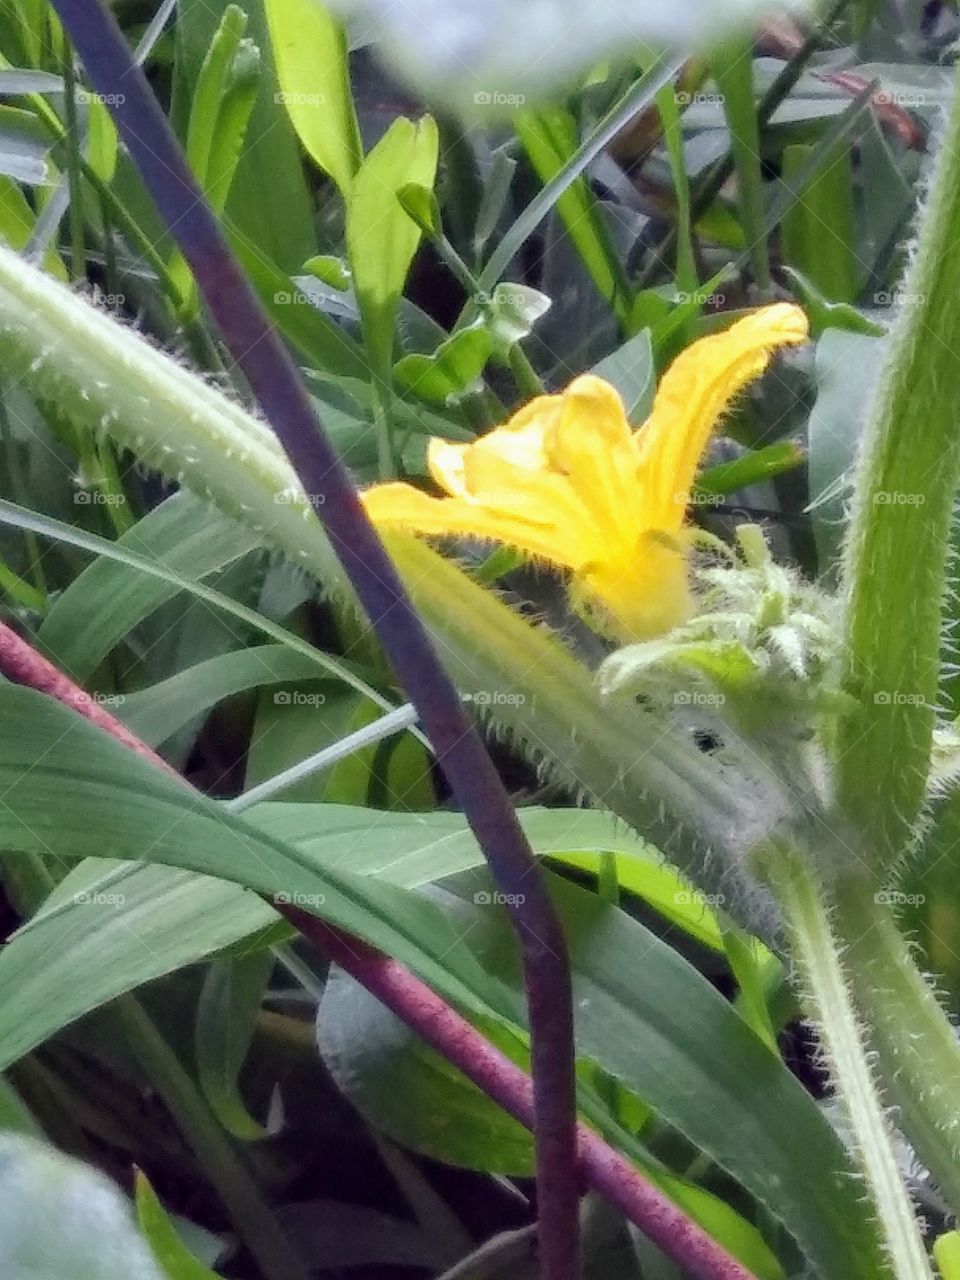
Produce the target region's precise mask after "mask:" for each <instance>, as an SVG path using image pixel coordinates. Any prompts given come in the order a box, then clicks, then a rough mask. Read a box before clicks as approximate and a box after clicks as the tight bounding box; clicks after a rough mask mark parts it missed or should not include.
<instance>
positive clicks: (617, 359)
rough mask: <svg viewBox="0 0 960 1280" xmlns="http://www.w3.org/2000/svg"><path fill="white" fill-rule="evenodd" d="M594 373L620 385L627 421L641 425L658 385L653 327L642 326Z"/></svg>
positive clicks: (650, 406)
mask: <svg viewBox="0 0 960 1280" xmlns="http://www.w3.org/2000/svg"><path fill="white" fill-rule="evenodd" d="M590 372H591V373H594V374H596V376H597V377H598V378H604V379H605V380H606V381H607V382H609V383H612V385H613V386H615V387H616V389H617V390H618V391H619V392H620V397H621V399H622V400H623V403H624V407H625V409H626V411H627V421H628V422H630V423H632V424H633V425H634V426H635V427H639V426H641V425H642V423H643V422H644V421H645V420H646V417H647V415H648V414H649V412H650V409H651V408H652V407H653V396H654V392H655V391H656V385H657V373H656V368H655V366H654V362H653V343H652V341H651V338H650V330H649V329H641V330H640V332H639V333H637V334H635V335H634V336H633V337H632V338H630V339H628V340H627V341H626V342H625V343H624V344H623V346H622V347H618V348H617V349H616V351H613V352H611V354H610V355H608V356H605V357H604V358H603V359H602V360H601V361H600V363H599V364H595V365H594V366H593V368H592V369H591V371H590Z"/></svg>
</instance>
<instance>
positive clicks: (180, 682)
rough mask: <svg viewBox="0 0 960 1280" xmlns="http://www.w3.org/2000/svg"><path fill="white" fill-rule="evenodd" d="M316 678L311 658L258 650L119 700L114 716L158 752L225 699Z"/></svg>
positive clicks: (224, 657) (212, 661)
mask: <svg viewBox="0 0 960 1280" xmlns="http://www.w3.org/2000/svg"><path fill="white" fill-rule="evenodd" d="M350 665H352V664H350ZM316 675H317V662H316V659H315V658H314V657H313V656H312V655H311V654H307V653H302V652H300V651H299V650H296V649H290V648H287V646H286V645H280V644H265V645H256V646H254V647H252V648H249V649H240V650H238V651H237V652H235V653H224V654H219V655H217V656H216V657H213V658H208V659H206V661H204V662H198V663H196V665H194V666H192V667H187V668H185V669H184V670H183V671H179V672H177V674H176V675H174V676H171V677H170V678H169V679H168V680H161V681H160V682H159V683H158V684H155V685H151V686H150V688H149V689H143V690H140V691H139V692H137V693H132V694H127V695H125V696H123V697H118V698H117V699H116V706H115V712H116V714H117V716H118V717H119V718H120V719H121V720H123V722H124V723H125V724H127V725H129V727H130V728H131V729H132V730H133V732H134V733H135V734H136V735H137V736H138V737H139V738H142V739H143V740H144V741H145V742H147V743H149V744H150V746H153V747H156V746H159V745H160V743H162V742H166V740H167V739H168V738H169V737H171V736H172V735H173V734H174V733H176V732H177V730H178V729H181V728H182V727H183V726H184V725H185V724H188V723H189V722H190V721H191V720H192V719H193V718H194V717H195V716H197V715H199V714H202V713H203V712H205V711H208V710H209V709H210V708H211V707H214V706H216V705H217V703H219V702H222V701H223V699H224V698H229V697H232V696H233V695H235V694H238V693H245V692H247V691H248V690H250V689H257V688H260V687H261V686H264V685H276V684H284V685H291V686H292V685H295V684H298V683H299V682H300V681H303V680H308V679H310V678H311V677H316Z"/></svg>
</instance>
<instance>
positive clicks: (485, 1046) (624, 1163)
mask: <svg viewBox="0 0 960 1280" xmlns="http://www.w3.org/2000/svg"><path fill="white" fill-rule="evenodd" d="M0 673H2V674H4V675H6V676H7V677H8V678H10V679H14V680H16V681H17V682H18V683H20V684H25V685H28V686H30V687H31V688H34V689H37V690H39V691H40V692H42V693H46V694H48V695H49V696H50V697H53V698H56V699H57V701H58V702H62V703H63V704H64V705H65V706H68V707H69V708H70V709H71V710H73V711H75V712H77V713H78V714H79V715H81V716H83V717H84V718H85V719H87V720H89V721H91V723H93V724H96V725H97V726H98V728H100V729H102V730H103V731H104V732H105V733H109V734H110V735H111V736H112V737H114V738H116V739H117V740H118V741H119V742H121V743H123V745H124V746H125V747H127V748H128V749H130V750H132V751H136V752H137V754H138V755H141V756H143V757H144V758H145V759H147V760H149V761H150V762H151V763H152V764H154V765H156V766H157V768H160V769H162V770H163V771H164V772H165V773H167V774H169V775H170V776H172V777H175V778H176V779H177V780H178V782H181V783H182V784H183V786H185V787H187V786H189V784H188V783H187V782H186V781H185V780H184V779H183V778H181V777H180V775H179V774H178V773H176V771H175V770H174V769H172V768H171V767H170V765H168V764H167V762H166V761H165V760H164V759H163V758H162V757H161V756H159V755H157V753H156V752H155V751H154V750H153V749H152V748H151V747H148V746H147V745H146V743H144V742H141V741H140V739H138V738H136V737H135V736H134V735H133V734H131V733H130V731H129V729H127V728H126V726H125V725H123V724H121V722H120V721H119V720H117V719H116V718H115V717H114V716H112V715H111V714H110V712H109V711H107V710H105V709H104V708H103V707H102V706H100V705H99V704H97V703H96V702H94V701H93V699H92V698H90V697H89V695H87V694H86V693H84V691H83V690H82V689H80V688H79V687H78V686H77V685H76V684H75V683H74V682H73V681H72V680H71V679H70V678H69V677H68V676H66V675H64V674H63V673H62V672H60V671H58V670H57V668H56V667H54V666H52V664H51V663H49V662H48V661H47V660H46V658H44V657H42V656H41V655H40V654H39V653H37V651H36V650H35V649H34V648H33V647H32V646H31V645H30V644H28V643H27V641H26V640H24V639H23V638H22V637H21V636H18V635H17V634H16V632H14V631H12V630H11V629H10V628H9V627H7V626H6V625H5V624H3V623H0ZM270 905H271V906H272V907H273V908H274V910H275V911H278V912H280V913H281V914H282V915H283V916H284V917H285V918H286V919H287V920H289V922H290V923H291V924H292V925H293V926H294V927H295V928H296V929H298V930H299V931H300V932H301V933H302V934H303V935H304V937H306V938H309V939H310V940H311V941H312V942H314V943H315V944H316V945H317V946H319V947H321V948H322V949H323V950H325V951H326V952H327V953H328V955H330V956H331V957H332V959H334V960H335V961H336V962H337V963H338V964H339V965H340V966H341V968H343V969H345V970H346V972H347V973H349V974H350V975H351V977H353V978H355V979H356V980H357V981H358V982H359V983H361V985H363V986H364V987H366V989H367V990H368V991H370V992H371V993H372V994H373V995H374V996H376V997H377V998H378V999H379V1000H381V1001H382V1002H383V1003H384V1004H385V1005H386V1006H387V1007H388V1008H389V1009H391V1010H392V1011H393V1012H394V1013H395V1014H396V1015H397V1016H398V1017H399V1018H401V1019H402V1020H403V1021H404V1022H405V1023H406V1024H407V1026H409V1027H410V1028H411V1030H413V1031H414V1032H416V1033H417V1034H418V1035H419V1036H421V1037H422V1038H423V1039H424V1040H425V1041H426V1042H427V1043H428V1044H430V1045H431V1046H432V1047H433V1048H434V1049H436V1051H437V1052H438V1053H440V1054H441V1055H442V1056H443V1057H445V1058H446V1059H447V1060H448V1061H449V1062H452V1063H453V1064H454V1065H455V1066H457V1067H459V1069H460V1070H461V1071H462V1072H463V1073H464V1074H465V1075H466V1076H467V1077H468V1078H469V1079H470V1080H472V1081H473V1083H474V1084H476V1085H477V1086H478V1088H480V1089H482V1090H483V1091H484V1092H485V1093H486V1094H487V1095H488V1097H490V1098H492V1099H493V1100H494V1101H495V1102H497V1103H499V1105H500V1106H502V1107H503V1108H504V1110H505V1111H507V1112H509V1114H510V1115H512V1116H513V1117H514V1119H515V1120H518V1121H519V1122H520V1123H521V1124H522V1125H524V1126H525V1127H526V1128H528V1129H532V1128H533V1127H534V1123H535V1114H536V1108H535V1099H534V1083H533V1081H532V1080H531V1078H530V1076H528V1075H527V1073H526V1072H525V1071H523V1070H522V1068H520V1067H518V1066H517V1065H516V1063H514V1062H511V1061H510V1059H509V1058H507V1057H506V1056H505V1055H504V1054H503V1053H501V1051H500V1050H499V1049H497V1048H496V1047H495V1046H494V1045H493V1044H491V1043H490V1041H489V1040H487V1039H486V1038H485V1037H484V1036H483V1035H481V1033H480V1032H479V1031H477V1030H475V1028H474V1027H472V1026H471V1025H470V1023H469V1022H467V1021H466V1019H464V1018H463V1017H461V1016H460V1014H458V1013H457V1012H456V1010H454V1009H452V1008H451V1007H450V1006H449V1005H448V1004H446V1003H445V1002H444V1001H443V1000H442V999H441V998H440V996H438V995H437V994H436V993H435V992H434V991H432V990H431V989H430V988H429V987H428V986H426V984H425V983H423V982H421V980H420V979H419V978H418V977H416V975H415V974H413V973H411V972H410V970H409V969H407V968H405V967H404V966H403V965H402V964H400V963H398V962H397V961H396V960H392V959H391V958H390V957H389V956H385V955H384V954H383V953H382V952H379V951H377V950H376V949H375V948H374V947H371V946H369V945H368V944H367V943H365V942H362V941H361V940H360V939H359V938H354V937H352V936H351V935H350V934H348V933H344V932H343V930H341V929H336V928H334V927H332V926H331V925H328V924H326V923H324V922H323V921H322V920H319V919H318V918H317V917H316V916H312V915H309V914H308V913H307V912H304V911H301V910H299V909H298V908H297V907H293V906H285V905H283V904H281V903H278V902H276V901H275V900H271V902H270ZM127 1016H128V1019H129V1017H131V1016H133V1015H130V1014H129V1012H128V1014H127ZM181 1083H182V1082H181ZM576 1133H577V1147H578V1161H579V1179H578V1182H579V1181H580V1180H582V1182H583V1184H584V1185H585V1186H588V1187H590V1188H592V1189H593V1190H595V1191H598V1192H599V1193H600V1194H601V1195H604V1196H606V1197H607V1199H609V1200H610V1201H611V1203H612V1204H615V1205H616V1206H617V1207H618V1208H619V1209H620V1211H621V1212H622V1213H623V1214H624V1216H625V1217H627V1218H628V1219H629V1220H630V1221H631V1222H633V1223H635V1224H636V1225H637V1226H638V1227H639V1228H640V1230H641V1231H643V1232H644V1234H645V1235H648V1236H649V1237H650V1239H651V1240H653V1241H654V1242H655V1243H656V1244H658V1245H659V1247H660V1248H661V1249H663V1251H664V1252H665V1253H666V1254H667V1255H668V1256H669V1257H671V1258H673V1259H674V1260H675V1261H676V1262H677V1263H678V1264H679V1265H680V1266H682V1267H684V1268H686V1270H687V1271H688V1272H689V1273H690V1275H691V1276H694V1277H696V1278H697V1280H756V1277H754V1276H753V1275H752V1273H751V1272H749V1271H747V1269H746V1268H745V1267H743V1266H742V1265H741V1264H740V1263H739V1262H737V1261H736V1259H734V1258H732V1257H731V1256H730V1255H729V1254H728V1253H727V1252H726V1251H725V1250H724V1249H723V1248H722V1247H721V1246H720V1245H718V1244H717V1243H716V1241H714V1240H713V1239H712V1238H711V1237H710V1236H709V1235H708V1234H707V1233H706V1232H705V1231H704V1230H703V1229H702V1228H701V1227H700V1226H698V1225H697V1224H696V1223H695V1222H693V1221H691V1220H690V1219H689V1218H688V1217H686V1215H685V1214H684V1213H683V1212H682V1210H680V1209H678V1208H677V1206H676V1205H675V1204H674V1203H673V1202H672V1201H671V1200H669V1199H668V1198H667V1197H666V1196H664V1195H663V1193H662V1192H661V1191H660V1190H659V1189H658V1188H657V1187H655V1186H653V1185H652V1184H651V1183H649V1182H648V1181H647V1180H646V1179H645V1178H644V1177H643V1175H642V1174H640V1173H639V1172H638V1171H637V1170H636V1169H635V1168H634V1167H633V1165H631V1164H630V1162H629V1161H628V1160H626V1159H625V1158H624V1157H623V1156H622V1155H621V1154H620V1153H619V1152H618V1151H615V1150H614V1149H613V1147H611V1146H609V1145H608V1144H607V1143H606V1142H604V1140H603V1139H602V1138H600V1137H598V1136H597V1134H595V1133H594V1132H593V1131H592V1130H591V1129H588V1128H586V1127H585V1126H584V1125H578V1126H577V1130H576Z"/></svg>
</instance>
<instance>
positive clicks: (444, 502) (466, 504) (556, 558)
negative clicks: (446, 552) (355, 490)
mask: <svg viewBox="0 0 960 1280" xmlns="http://www.w3.org/2000/svg"><path fill="white" fill-rule="evenodd" d="M361 498H362V501H363V505H364V506H365V507H366V510H367V515H368V516H369V517H370V519H371V520H372V521H373V523H374V524H375V525H376V526H377V527H378V528H384V529H389V528H394V529H403V530H406V531H407V532H410V533H422V534H426V535H428V536H431V537H457V536H460V537H474V538H489V539H491V540H492V541H494V542H503V543H506V544H507V546H511V547H516V548H517V550H518V551H524V552H526V553H527V554H528V555H531V556H536V557H537V558H538V559H542V560H548V561H549V562H550V563H551V564H556V565H560V566H561V567H563V568H568V569H578V568H580V567H581V565H582V563H583V557H582V556H581V555H580V554H579V553H577V552H576V550H575V549H574V551H573V554H572V556H571V555H568V554H567V551H568V540H567V539H566V538H565V537H564V536H563V531H561V530H559V529H558V528H557V527H556V525H553V524H538V523H536V522H534V521H532V520H527V519H524V518H523V517H522V516H520V515H517V514H513V513H511V512H508V511H499V510H495V509H493V508H490V507H486V506H483V505H481V504H480V503H477V502H472V501H465V500H464V499H462V498H432V497H430V495H429V494H426V493H423V492H421V490H419V489H415V488H414V487H413V485H409V484H399V483H398V484H378V485H374V486H373V488H372V489H367V490H366V491H365V492H364V493H363V494H361Z"/></svg>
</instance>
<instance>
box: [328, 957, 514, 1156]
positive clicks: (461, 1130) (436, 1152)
mask: <svg viewBox="0 0 960 1280" xmlns="http://www.w3.org/2000/svg"><path fill="white" fill-rule="evenodd" d="M483 1029H484V1032H485V1033H486V1034H488V1035H489V1034H490V1033H491V1031H492V1030H493V1028H492V1027H490V1026H485V1027H484V1028H483ZM317 1035H318V1038H319V1044H320V1052H321V1054H322V1056H323V1060H324V1062H325V1063H326V1065H327V1068H328V1070H329V1071H330V1072H331V1074H332V1075H333V1078H334V1080H335V1082H336V1083H337V1086H338V1087H339V1088H340V1089H341V1090H342V1091H343V1092H344V1094H345V1096H346V1097H347V1098H348V1099H349V1100H350V1102H351V1103H352V1104H353V1105H354V1106H355V1107H357V1109H358V1110H359V1111H360V1113H361V1115H363V1116H364V1118H365V1119H367V1120H368V1121H369V1122H370V1123H372V1124H374V1125H376V1127H377V1128H379V1129H381V1130H382V1131H383V1132H384V1133H386V1134H387V1135H388V1136H389V1137H390V1138H392V1139H393V1140H394V1141H395V1142H400V1143H402V1144H403V1145H404V1146H406V1147H409V1148H410V1150H412V1151H417V1152H420V1153H421V1154H425V1155H429V1156H432V1157H433V1158H434V1159H436V1160H443V1161H445V1162H446V1163H448V1164H454V1165H457V1166H458V1167H459V1168H462V1169H475V1170H481V1171H483V1172H486V1173H501V1174H509V1175H512V1176H515V1177H516V1176H519V1177H529V1176H530V1175H531V1173H532V1172H533V1144H532V1141H531V1138H530V1133H529V1131H528V1130H527V1129H525V1128H524V1127H523V1125H521V1124H518V1123H517V1121H516V1120H512V1119H511V1118H510V1116H508V1115H507V1114H506V1112H505V1111H502V1110H501V1109H500V1107H498V1106H496V1104H494V1103H492V1102H490V1100H489V1099H488V1098H486V1097H485V1096H484V1095H483V1094H482V1093H481V1092H480V1090H479V1089H478V1088H477V1087H476V1085H474V1084H471V1082H470V1081H469V1080H468V1079H467V1078H466V1077H465V1076H464V1075H462V1074H461V1073H460V1072H459V1071H458V1070H457V1069H456V1067H453V1066H451V1065H450V1063H449V1062H447V1061H446V1059H445V1058H442V1057H441V1056H440V1055H439V1054H438V1053H436V1052H435V1051H434V1050H432V1049H430V1048H428V1047H427V1046H426V1045H425V1044H424V1042H423V1041H422V1040H421V1039H420V1038H419V1037H418V1036H415V1035H413V1034H412V1033H411V1032H410V1030H409V1029H408V1028H407V1027H406V1026H405V1025H404V1024H403V1023H402V1022H400V1020H399V1019H398V1018H396V1017H394V1015H393V1014H391V1013H390V1012H389V1011H388V1010H386V1009H384V1007H383V1006H382V1005H380V1004H378V1002H377V1001H376V1000H374V999H373V998H372V997H371V996H370V995H369V994H368V993H367V992H366V991H365V990H364V989H363V987H361V986H360V985H359V984H358V983H356V982H354V981H353V979H352V978H350V977H348V976H347V975H346V974H345V973H344V972H343V970H341V969H337V968H334V969H333V970H332V971H331V974H330V977H329V978H328V980H327V985H326V987H325V988H324V993H323V999H322V1000H321V1002H320V1008H319V1009H318V1011H317Z"/></svg>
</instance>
